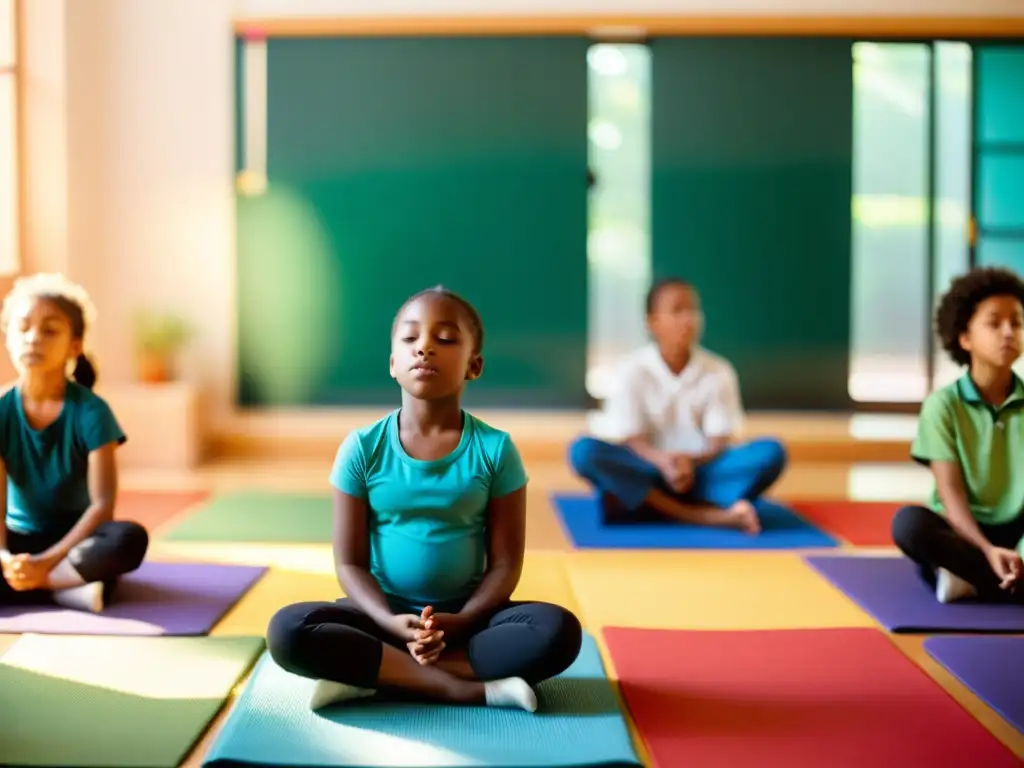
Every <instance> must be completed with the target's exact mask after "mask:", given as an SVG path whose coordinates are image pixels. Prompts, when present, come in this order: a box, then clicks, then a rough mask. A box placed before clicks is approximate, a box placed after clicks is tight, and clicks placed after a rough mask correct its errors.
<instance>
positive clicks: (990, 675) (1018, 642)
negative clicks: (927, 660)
mask: <svg viewBox="0 0 1024 768" xmlns="http://www.w3.org/2000/svg"><path fill="white" fill-rule="evenodd" d="M924 649H925V650H926V651H928V654H929V655H930V656H931V657H932V658H933V659H935V660H936V661H937V662H939V664H941V665H942V666H944V667H945V668H946V669H948V670H949V671H950V673H952V674H953V676H955V677H956V678H957V679H958V680H960V682H961V683H963V684H964V685H966V686H967V687H968V688H970V689H971V691H972V692H973V693H974V695H975V696H977V697H978V698H979V699H981V700H982V701H983V702H985V703H986V704H988V706H990V707H992V709H994V710H995V711H996V712H998V713H999V714H1000V716H1001V717H1002V718H1003V719H1004V720H1006V721H1007V722H1008V723H1010V724H1011V725H1013V727H1014V728H1016V729H1017V730H1018V731H1020V732H1021V733H1024V664H1022V663H1021V660H1022V659H1024V637H930V638H928V639H927V640H925V641H924Z"/></svg>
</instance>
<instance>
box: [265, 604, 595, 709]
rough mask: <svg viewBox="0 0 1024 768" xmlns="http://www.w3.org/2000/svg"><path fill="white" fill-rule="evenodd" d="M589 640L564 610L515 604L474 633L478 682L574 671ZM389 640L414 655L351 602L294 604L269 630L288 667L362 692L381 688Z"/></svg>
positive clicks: (470, 648)
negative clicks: (382, 663)
mask: <svg viewBox="0 0 1024 768" xmlns="http://www.w3.org/2000/svg"><path fill="white" fill-rule="evenodd" d="M582 637H583V630H582V628H581V627H580V622H579V619H577V618H576V617H575V616H574V615H573V614H572V613H570V612H569V611H567V610H565V609H564V608H560V607H559V606H557V605H551V604H550V603H509V604H508V605H507V606H506V607H505V608H503V609H502V610H500V611H497V612H496V613H495V614H494V615H493V616H491V618H490V620H488V621H486V622H484V623H483V624H482V626H481V627H480V628H479V629H478V630H477V631H476V632H475V633H473V634H472V635H471V636H470V638H469V640H468V642H467V643H466V644H465V650H466V652H467V656H468V658H469V663H470V665H471V666H472V668H473V672H474V674H475V675H476V677H477V678H478V679H480V680H485V681H486V680H498V679H501V678H506V677H521V678H523V679H524V680H526V682H528V683H530V684H531V685H534V684H536V683H539V682H540V681H542V680H546V679H548V678H550V677H554V676H555V675H558V674H560V673H562V672H564V671H565V670H566V669H568V668H569V666H570V665H571V664H572V663H573V662H574V661H575V660H576V657H577V656H578V655H579V652H580V645H581V644H582ZM383 643H387V644H388V645H391V646H394V647H395V648H399V649H401V650H402V651H406V647H405V642H404V641H402V640H400V639H398V638H396V637H394V636H393V635H391V634H390V633H388V632H387V631H386V630H384V629H382V628H381V627H380V626H378V625H377V623H376V622H374V621H373V619H371V618H370V617H369V616H368V615H367V614H365V613H363V612H362V611H361V610H359V608H357V607H356V606H355V604H354V603H353V602H352V601H351V600H350V599H348V598H342V599H340V600H337V601H336V602H333V603H296V604H294V605H289V606H286V607H284V608H282V609H281V610H280V611H278V612H277V614H276V615H275V616H274V618H272V619H271V620H270V626H269V628H268V629H267V650H269V651H270V655H271V657H272V658H273V659H274V661H275V662H277V664H278V666H280V667H281V668H282V669H284V670H286V671H288V672H291V673H292V674H295V675H300V676H302V677H309V678H314V679H319V680H332V681H334V682H337V683H345V684H347V685H353V686H356V687H357V688H367V689H375V688H376V687H377V675H378V673H379V672H380V660H381V654H382V653H383V650H384V646H383ZM406 652H407V651H406Z"/></svg>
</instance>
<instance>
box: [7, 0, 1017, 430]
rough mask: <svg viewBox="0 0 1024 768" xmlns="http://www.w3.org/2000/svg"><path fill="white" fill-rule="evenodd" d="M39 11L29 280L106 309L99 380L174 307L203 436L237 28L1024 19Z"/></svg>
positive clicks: (699, 2)
mask: <svg viewBox="0 0 1024 768" xmlns="http://www.w3.org/2000/svg"><path fill="white" fill-rule="evenodd" d="M541 6H542V4H541V3H540V2H539V0H529V1H528V2H527V0H504V2H503V3H502V4H501V5H499V4H497V3H488V4H486V5H485V4H481V3H478V2H473V0H435V1H434V2H431V3H430V4H429V5H427V4H425V3H422V2H420V0H404V1H403V2H397V0H391V1H390V2H387V1H386V0H344V1H343V0H335V1H333V2H328V1H327V0H320V1H319V2H318V1H316V0H239V1H238V2H231V1H230V0H152V1H150V0H147V2H139V1H138V0H90V2H88V3H83V2H79V1H78V0H30V1H29V2H26V3H23V4H22V7H23V8H24V11H25V19H24V27H25V36H26V46H25V47H26V50H25V60H24V62H23V63H24V75H25V85H26V93H25V104H26V108H27V114H26V119H25V128H26V131H27V136H26V156H25V158H24V159H25V161H26V164H27V168H26V175H27V176H28V178H29V179H30V182H29V185H28V189H27V190H26V193H27V200H26V224H27V231H26V233H25V234H26V237H25V249H26V252H25V266H26V269H30V270H31V269H40V268H45V269H63V270H65V271H67V272H68V273H69V274H70V275H71V276H72V277H74V278H77V279H80V280H81V281H82V282H84V283H85V284H86V285H87V287H88V288H89V289H90V290H91V291H92V292H93V295H94V298H95V300H96V302H97V304H98V305H99V308H100V313H101V314H100V320H99V324H98V328H97V334H96V339H95V342H96V347H97V352H98V355H99V357H100V364H101V365H102V366H103V368H102V373H103V375H104V376H106V377H108V378H110V379H112V380H120V381H127V380H129V379H130V378H131V376H132V366H133V361H132V351H131V346H130V343H129V342H130V319H131V317H132V315H133V313H134V311H135V310H136V309H137V308H139V307H149V306H164V305H172V304H173V305H175V306H176V307H178V308H179V310H180V311H181V312H182V313H183V314H185V315H186V316H187V317H188V319H190V320H191V321H192V322H193V323H194V324H195V326H196V328H197V330H198V336H197V338H196V340H195V342H194V344H193V345H192V347H191V349H190V352H189V354H188V356H187V359H186V360H185V361H184V362H185V364H184V367H183V370H184V373H185V375H187V376H188V377H189V378H191V379H193V380H195V381H197V382H199V383H201V385H202V386H203V388H204V390H205V392H206V393H207V395H208V404H209V406H210V409H209V412H208V415H207V417H206V419H205V421H206V423H207V424H208V425H210V426H211V427H212V428H214V429H217V428H223V427H225V426H227V425H230V424H232V423H235V421H237V416H236V414H235V411H236V409H235V407H234V405H233V395H234V392H235V365H236V363H235V361H236V355H235V341H234V339H235V316H236V312H235V303H234V302H235V298H234V284H235V270H234V239H233V217H234V203H233V178H232V168H233V164H234V148H233V130H232V109H233V107H232V104H233V99H232V94H233V90H232V44H233V39H232V34H231V20H232V18H233V16H236V15H244V14H251V15H281V14H282V13H288V14H303V13H304V14H313V13H331V14H340V13H346V12H347V13H370V12H385V11H387V12H391V13H412V14H416V15H423V14H425V13H460V14H466V15H468V14H473V13H497V12H501V10H502V9H507V10H508V11H509V12H522V13H526V12H531V13H539V12H543V11H546V12H551V13H583V12H595V13H629V12H633V13H639V12H663V13H670V12H678V13H684V14H693V13H698V12H708V13H723V12H725V11H727V10H729V11H735V12H737V13H752V12H761V13H772V12H779V13H807V14H824V13H835V14H840V15H850V14H851V13H853V12H854V9H855V10H856V12H857V13H858V14H880V15H887V14H902V15H921V16H925V15H936V14H948V15H956V14H969V15H972V16H984V15H991V16H1011V15H1012V16H1021V17H1024V3H1020V2H1018V0H974V2H971V3H963V2H961V1H960V0H941V1H940V0H864V2H861V3H859V4H857V5H856V6H855V7H851V4H850V3H849V1H848V0H847V1H846V2H843V1H842V0H772V2H769V0H731V1H730V2H729V3H728V4H726V3H724V2H721V0H660V1H659V2H656V1H655V0H646V1H645V2H640V1H639V0H617V1H613V0H589V1H588V2H583V0H558V1H557V2H552V3H550V4H544V7H543V8H542V7H541Z"/></svg>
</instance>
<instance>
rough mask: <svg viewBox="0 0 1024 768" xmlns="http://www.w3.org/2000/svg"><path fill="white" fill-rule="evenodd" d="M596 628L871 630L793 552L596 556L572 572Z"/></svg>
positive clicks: (573, 563)
mask: <svg viewBox="0 0 1024 768" xmlns="http://www.w3.org/2000/svg"><path fill="white" fill-rule="evenodd" d="M566 567H567V570H568V572H569V579H570V582H571V584H572V587H573V591H574V592H575V594H576V599H577V600H578V601H579V605H580V607H581V609H582V611H583V617H584V620H585V621H586V623H587V625H588V626H589V627H592V628H595V627H601V626H618V627H645V628H649V629H737V630H753V629H785V628H791V629H805V628H815V627H871V626H874V625H875V624H874V622H873V620H872V619H871V617H870V616H868V615H867V614H866V613H864V612H863V611H861V610H860V609H859V608H858V607H857V606H856V605H854V603H853V602H851V601H850V600H849V599H847V598H846V596H844V595H843V594H842V593H840V592H839V591H838V590H836V589H834V588H833V587H832V586H831V585H830V584H828V583H827V582H826V581H825V580H824V579H822V578H820V577H819V576H818V575H817V574H816V573H815V572H814V571H812V570H811V569H810V568H808V567H807V566H806V565H804V564H803V562H802V561H801V560H800V558H799V557H798V556H796V555H791V554H777V553H748V552H744V553H731V552H714V553H711V552H696V553H691V552H642V553H640V552H621V553H612V552H593V553H589V552H588V553H580V554H578V555H576V556H574V557H572V558H571V559H570V560H569V561H568V565H567V566H566Z"/></svg>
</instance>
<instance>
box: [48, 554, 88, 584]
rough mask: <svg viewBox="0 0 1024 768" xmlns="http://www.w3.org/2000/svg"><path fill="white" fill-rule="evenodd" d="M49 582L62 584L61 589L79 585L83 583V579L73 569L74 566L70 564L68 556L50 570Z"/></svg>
mask: <svg viewBox="0 0 1024 768" xmlns="http://www.w3.org/2000/svg"><path fill="white" fill-rule="evenodd" d="M50 583H51V584H62V585H64V586H63V589H71V588H72V587H80V586H82V585H83V584H85V579H83V578H82V575H81V574H80V573H79V572H78V571H77V570H75V566H73V565H72V564H71V562H70V561H69V560H68V558H64V559H63V560H61V561H60V562H59V563H57V565H55V566H54V567H53V570H51V571H50Z"/></svg>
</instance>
